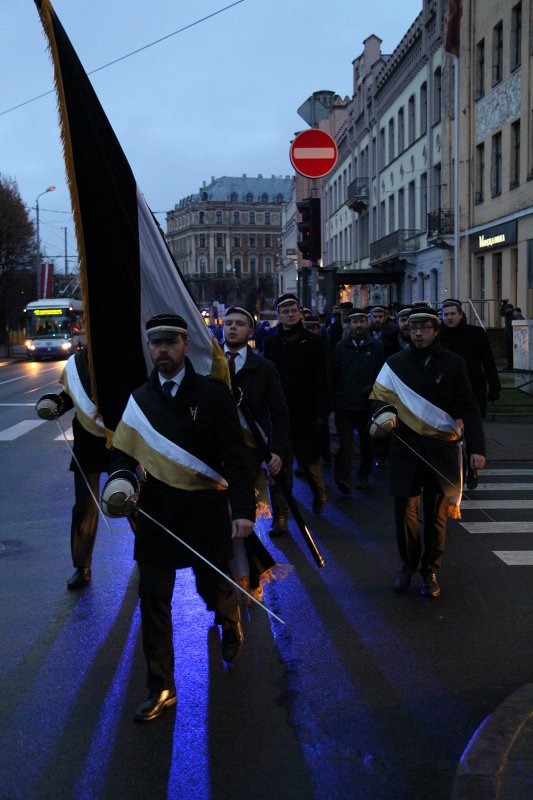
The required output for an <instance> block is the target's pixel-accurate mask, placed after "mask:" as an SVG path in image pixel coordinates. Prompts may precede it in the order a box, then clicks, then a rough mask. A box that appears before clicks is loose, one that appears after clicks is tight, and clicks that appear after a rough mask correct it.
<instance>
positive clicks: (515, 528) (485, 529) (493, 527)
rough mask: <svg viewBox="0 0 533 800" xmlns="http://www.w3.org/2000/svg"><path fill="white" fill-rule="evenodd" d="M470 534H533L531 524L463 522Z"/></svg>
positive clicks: (532, 523) (532, 524) (531, 522)
mask: <svg viewBox="0 0 533 800" xmlns="http://www.w3.org/2000/svg"><path fill="white" fill-rule="evenodd" d="M461 525H462V527H463V528H464V529H465V530H467V531H468V533H533V520H531V521H530V522H461Z"/></svg>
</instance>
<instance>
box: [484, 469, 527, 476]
mask: <svg viewBox="0 0 533 800" xmlns="http://www.w3.org/2000/svg"><path fill="white" fill-rule="evenodd" d="M485 475H501V476H503V475H533V469H484V470H483V477H485Z"/></svg>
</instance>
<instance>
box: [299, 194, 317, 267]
mask: <svg viewBox="0 0 533 800" xmlns="http://www.w3.org/2000/svg"><path fill="white" fill-rule="evenodd" d="M296 208H297V209H298V211H299V212H300V214H301V215H302V221H301V222H299V223H298V230H299V231H300V234H301V236H300V241H299V242H298V250H300V252H301V253H302V257H303V258H305V259H306V260H307V261H312V262H316V261H319V260H320V257H321V255H322V236H321V228H320V199H319V198H318V197H308V198H307V199H306V200H299V201H298V202H297V203H296Z"/></svg>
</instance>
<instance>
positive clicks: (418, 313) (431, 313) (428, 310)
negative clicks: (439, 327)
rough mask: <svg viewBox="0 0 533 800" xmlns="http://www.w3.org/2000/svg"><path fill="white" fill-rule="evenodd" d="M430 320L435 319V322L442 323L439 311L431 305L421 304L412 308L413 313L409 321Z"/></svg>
mask: <svg viewBox="0 0 533 800" xmlns="http://www.w3.org/2000/svg"><path fill="white" fill-rule="evenodd" d="M428 320H435V322H437V323H440V317H439V313H438V311H436V310H435V309H434V308H432V307H431V306H430V305H426V306H419V307H418V308H412V309H411V313H410V314H409V322H427V321H428Z"/></svg>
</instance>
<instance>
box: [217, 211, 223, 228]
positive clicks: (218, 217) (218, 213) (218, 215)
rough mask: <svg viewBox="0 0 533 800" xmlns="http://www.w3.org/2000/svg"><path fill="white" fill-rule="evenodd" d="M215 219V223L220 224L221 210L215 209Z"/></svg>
mask: <svg viewBox="0 0 533 800" xmlns="http://www.w3.org/2000/svg"><path fill="white" fill-rule="evenodd" d="M215 221H216V224H217V225H222V211H220V210H218V211H215Z"/></svg>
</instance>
